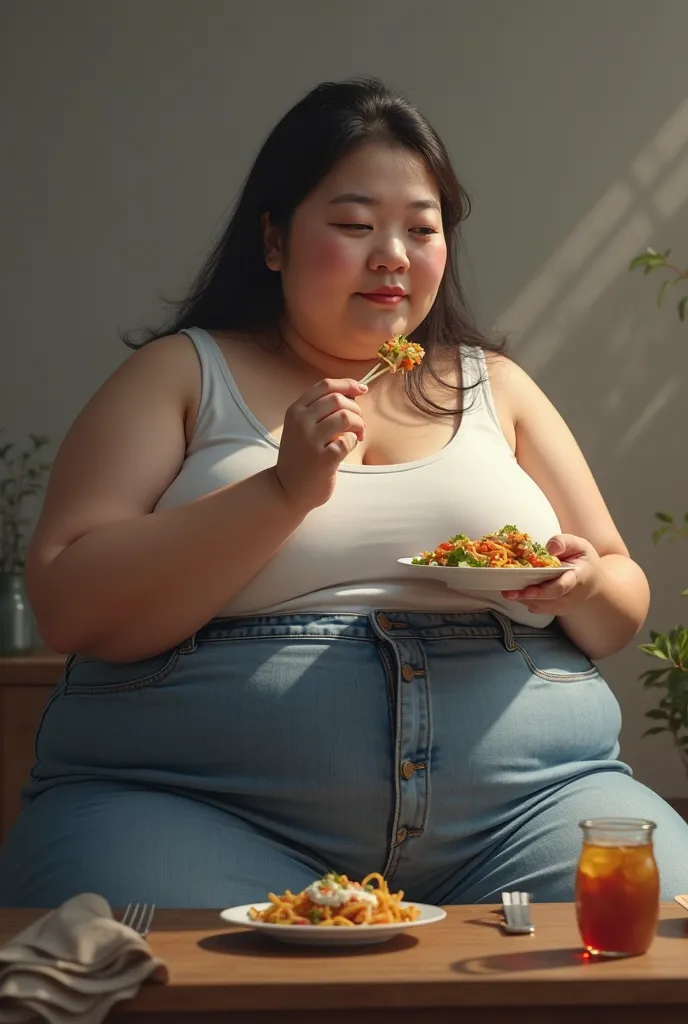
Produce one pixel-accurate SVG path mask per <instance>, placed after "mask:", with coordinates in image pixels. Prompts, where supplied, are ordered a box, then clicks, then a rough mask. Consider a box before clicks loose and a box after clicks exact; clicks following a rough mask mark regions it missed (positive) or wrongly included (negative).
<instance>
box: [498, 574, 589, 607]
mask: <svg viewBox="0 0 688 1024" xmlns="http://www.w3.org/2000/svg"><path fill="white" fill-rule="evenodd" d="M577 583H578V577H577V576H576V573H575V572H574V571H573V569H569V570H568V572H565V573H562V575H561V576H557V578H556V579H554V580H548V581H547V582H546V583H538V584H536V585H535V586H532V587H525V588H524V589H523V590H503V591H502V596H503V597H507V598H509V599H510V600H512V601H527V600H529V599H535V600H542V601H557V600H559V598H562V597H564V595H565V594H568V593H569V591H571V590H573V588H574V587H575V586H576V585H577Z"/></svg>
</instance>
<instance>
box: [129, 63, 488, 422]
mask: <svg viewBox="0 0 688 1024" xmlns="http://www.w3.org/2000/svg"><path fill="white" fill-rule="evenodd" d="M371 140H376V141H377V140H379V141H382V142H388V143H391V144H393V145H397V146H401V147H404V148H406V149H409V150H411V151H413V152H415V153H417V154H418V155H419V156H420V157H421V158H422V159H423V161H424V162H425V165H426V167H427V168H428V169H429V171H430V173H431V174H432V176H433V177H434V179H435V181H436V182H437V186H438V188H439V192H440V198H441V208H442V222H443V227H444V233H445V237H446V240H447V251H448V255H447V265H446V269H445V272H444V275H443V277H442V282H441V284H440V287H439V291H438V293H437V297H436V299H435V302H434V303H433V305H432V308H431V309H430V311H429V313H428V314H427V316H426V317H425V319H424V320H423V322H422V323H421V324H420V325H419V326H418V327H417V328H416V330H415V331H414V332H413V334H412V335H411V336H410V337H411V338H412V340H413V341H417V342H419V343H420V344H421V345H422V346H423V347H424V348H425V350H426V358H425V359H424V361H423V363H422V365H421V368H420V371H419V372H416V373H412V374H405V375H404V381H405V384H406V388H407V393H408V395H409V397H410V398H411V400H412V401H413V402H414V404H415V405H417V406H418V407H419V408H422V409H424V410H426V411H428V412H432V413H435V414H454V413H455V412H456V402H454V403H453V404H452V407H451V408H444V407H443V406H441V405H439V404H437V403H436V402H435V401H434V400H433V399H431V398H430V396H429V395H428V393H427V388H426V386H425V385H426V383H427V380H428V377H431V378H433V379H434V380H435V381H437V382H439V383H441V384H444V385H445V386H446V387H447V388H449V389H450V390H452V391H457V390H458V391H463V390H464V389H462V388H460V389H456V388H453V387H452V386H451V385H450V384H448V383H446V382H445V381H443V380H442V379H441V378H440V377H439V376H438V375H437V373H436V370H435V366H436V365H437V360H436V357H437V356H438V355H439V354H440V353H444V354H446V353H448V352H450V353H451V352H454V353H456V354H457V355H458V352H459V345H460V344H463V345H467V346H472V347H478V348H483V349H491V350H501V348H502V347H503V343H502V342H500V341H497V340H492V339H488V338H487V337H485V336H484V335H482V334H481V333H480V332H479V331H478V329H477V327H476V326H475V324H474V321H473V319H472V317H471V315H470V313H469V311H468V306H467V303H466V300H465V296H464V293H463V289H462V286H461V282H460V280H459V273H458V267H457V257H458V242H459V225H460V223H461V221H462V220H464V219H465V218H466V217H467V216H468V213H469V212H470V201H469V198H468V196H467V194H466V192H465V190H464V189H463V187H462V186H461V184H460V183H459V181H458V179H457V177H456V174H455V172H454V169H453V168H452V165H451V160H450V159H449V155H448V153H447V150H446V147H445V145H444V143H443V142H442V140H441V139H440V137H439V135H438V134H437V132H436V131H435V129H434V128H433V127H432V125H431V124H430V122H429V121H428V120H427V118H426V117H425V116H424V115H423V114H421V113H420V111H419V110H417V109H416V108H415V107H414V106H412V105H411V104H410V103H409V102H408V101H407V100H405V99H404V98H403V97H401V96H399V95H398V94H396V93H394V92H392V91H390V90H389V89H387V88H386V87H385V86H384V85H383V84H382V83H381V82H379V81H378V80H377V79H371V78H365V79H353V80H349V81H344V82H324V83H322V84H321V85H318V86H317V87H316V88H315V89H313V90H312V91H311V92H309V93H308V94H307V95H306V96H305V97H304V98H303V99H302V100H301V101H300V102H299V103H297V104H296V106H294V107H292V108H291V110H289V111H288V113H286V114H285V115H284V117H283V118H282V119H281V121H279V123H278V124H277V125H276V127H275V128H274V129H273V130H272V132H271V133H270V135H269V136H268V138H267V140H266V141H265V143H264V144H263V146H262V148H261V150H260V152H259V153H258V156H257V157H256V160H255V162H254V164H253V167H252V168H251V170H250V172H249V174H248V177H247V178H246V181H245V183H244V186H243V189H242V190H241V193H240V194H239V197H238V200H237V202H236V205H235V207H234V209H233V211H232V214H231V216H230V219H229V222H228V224H227V226H226V228H225V230H224V231H223V233H222V234H221V236H220V238H219V239H218V241H217V243H216V244H215V246H214V247H213V249H212V251H211V252H210V254H209V256H208V258H207V260H206V263H205V265H204V266H203V268H202V269H201V271H200V273H199V274H198V276H197V278H196V280H195V281H194V283H193V285H192V287H191V290H190V292H189V294H188V295H187V296H186V298H184V299H182V300H181V301H180V302H176V303H173V304H172V305H173V306H174V315H173V316H172V317H171V318H170V319H169V320H168V321H167V322H166V323H165V324H164V325H163V326H162V327H161V328H160V329H158V330H149V331H148V332H147V333H146V334H145V336H144V339H143V341H140V342H138V343H136V342H134V341H132V340H131V338H130V337H126V336H125V337H124V339H123V340H124V341H125V343H126V344H127V345H129V347H130V348H139V347H141V345H145V344H146V343H147V342H149V341H153V340H155V339H156V338H161V337H164V336H165V335H168V334H176V333H178V332H179V331H181V330H183V329H184V328H188V327H203V328H205V329H206V330H209V331H213V330H225V331H227V330H234V331H260V330H264V329H266V328H271V327H274V326H275V325H276V324H277V323H278V321H279V319H280V316H281V314H282V312H283V307H284V298H283V294H282V287H281V279H280V275H279V274H276V273H274V271H272V270H269V269H268V268H267V266H266V264H265V257H264V250H263V235H262V227H261V219H262V216H263V214H265V213H267V214H269V217H270V222H271V223H272V224H273V225H275V226H276V227H278V228H280V229H282V230H283V231H285V232H288V229H289V223H290V220H291V217H292V215H293V213H294V211H295V209H296V208H297V206H298V205H299V204H300V203H301V202H302V201H303V200H304V199H305V197H306V196H307V195H308V194H309V193H310V192H311V191H312V189H313V188H315V187H316V185H317V184H318V183H319V182H320V181H321V180H322V179H323V178H324V177H325V175H326V174H327V173H328V172H329V171H330V170H331V169H332V167H333V166H334V164H335V163H336V162H337V161H338V160H339V159H340V158H341V157H342V156H343V155H344V154H345V153H347V152H349V151H350V150H352V149H353V148H354V147H356V146H358V145H360V144H361V143H363V142H367V141H371Z"/></svg>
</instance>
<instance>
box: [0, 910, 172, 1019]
mask: <svg viewBox="0 0 688 1024" xmlns="http://www.w3.org/2000/svg"><path fill="white" fill-rule="evenodd" d="M167 976H168V975H167V968H166V966H165V964H164V963H163V962H162V960H158V959H157V957H154V956H153V954H152V953H151V950H150V946H149V945H148V943H147V942H146V940H145V939H142V938H141V936H140V935H137V933H136V932H135V931H133V930H132V929H131V928H127V927H126V926H125V925H123V924H120V922H119V921H115V919H114V917H113V914H112V910H111V909H110V906H109V904H108V902H107V900H105V899H103V897H102V896H97V895H95V894H94V893H82V894H81V895H80V896H74V897H73V899H71V900H67V902H66V903H63V904H62V906H61V907H58V908H57V909H56V910H51V911H50V913H49V914H46V915H45V916H44V917H41V918H39V920H37V921H34V923H33V924H30V925H29V927H28V928H25V929H24V931H23V932H20V933H19V935H16V936H15V937H14V938H13V939H10V941H9V942H8V943H6V945H4V946H2V947H0V1024H35V1022H36V1024H37V1022H42V1021H47V1022H48V1024H100V1022H101V1021H102V1020H103V1019H104V1017H105V1016H106V1015H107V1014H108V1013H109V1011H110V1009H111V1008H112V1006H113V1005H114V1003H116V1002H119V1001H120V1000H122V999H130V998H131V997H132V996H135V995H136V993H137V992H138V990H139V988H140V987H141V985H142V983H143V982H144V981H148V980H150V981H157V982H165V981H167Z"/></svg>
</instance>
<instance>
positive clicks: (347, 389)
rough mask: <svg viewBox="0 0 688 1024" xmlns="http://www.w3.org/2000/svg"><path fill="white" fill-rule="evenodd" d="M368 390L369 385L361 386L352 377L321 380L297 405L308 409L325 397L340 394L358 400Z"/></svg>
mask: <svg viewBox="0 0 688 1024" xmlns="http://www.w3.org/2000/svg"><path fill="white" fill-rule="evenodd" d="M367 390H368V385H367V384H361V383H360V382H359V381H357V380H354V379H353V378H352V377H343V378H335V377H327V378H326V379H325V380H321V381H319V382H318V383H317V384H314V385H313V387H312V388H309V389H308V391H306V393H305V394H304V395H302V396H301V398H300V399H299V401H298V402H297V403H296V404H297V405H301V406H302V408H304V409H307V408H308V407H309V406H311V405H313V403H314V402H317V401H318V399H320V398H324V397H325V395H332V394H335V393H337V392H338V393H339V394H342V395H347V396H348V397H350V398H356V397H357V396H358V395H364V394H365V393H366V391H367Z"/></svg>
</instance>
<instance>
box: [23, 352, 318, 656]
mask: <svg viewBox="0 0 688 1024" xmlns="http://www.w3.org/2000/svg"><path fill="white" fill-rule="evenodd" d="M199 390H200V370H199V366H198V361H197V358H196V355H195V352H194V350H193V348H192V346H191V344H190V343H189V342H188V340H187V339H186V338H185V337H180V336H176V337H172V338H166V339H163V340H161V341H159V342H154V343H153V344H151V345H149V346H146V347H145V348H144V349H142V350H140V351H139V352H137V353H136V354H135V355H134V356H132V357H131V358H130V359H128V360H127V361H126V362H125V363H124V364H123V365H122V366H121V367H120V368H119V369H118V370H117V371H116V372H115V373H114V374H113V376H112V377H111V378H110V379H109V380H108V381H107V382H106V383H105V384H104V385H103V387H102V388H101V389H100V390H99V391H98V392H97V394H96V395H95V396H94V398H93V399H92V400H91V401H90V402H89V404H88V405H87V406H86V408H85V409H84V410H83V412H82V413H81V415H80V416H79V417H78V419H77V420H76V422H75V423H74V425H73V427H72V429H71V430H70V432H69V434H68V436H67V438H66V439H65V441H64V443H63V445H62V447H61V449H60V452H59V455H58V457H57V459H56V462H55V466H54V469H53V473H52V476H51V479H50V484H49V487H48V491H47V494H46V500H45V504H44V508H43V513H42V516H41V519H40V522H39V524H38V527H37V530H36V533H35V536H34V538H33V541H32V545H31V548H30V551H29V557H28V560H27V583H28V586H29V593H30V597H31V601H32V604H33V607H34V609H35V612H36V617H37V620H38V625H39V629H40V631H41V634H42V636H43V638H44V640H45V641H46V643H47V644H48V645H49V646H51V647H52V648H53V649H55V650H58V651H63V652H72V651H78V652H80V653H84V654H89V655H91V656H93V657H99V658H104V659H107V660H112V661H130V660H135V659H137V658H141V657H145V656H147V655H150V654H153V653H156V652H158V651H161V650H164V649H166V648H167V647H168V646H171V645H172V644H174V643H178V642H180V641H181V640H183V639H184V638H185V637H186V636H188V635H189V634H191V633H192V632H193V631H194V630H195V629H197V628H198V627H200V626H201V625H202V624H203V623H205V622H207V621H208V620H209V619H211V618H212V617H213V615H216V614H217V612H218V611H219V609H220V608H221V607H222V606H223V605H224V604H226V603H227V602H228V601H229V600H230V599H231V598H232V597H233V595H235V594H236V593H238V592H239V591H240V590H241V589H242V588H243V587H245V586H246V584H247V583H248V582H249V581H250V580H251V579H252V578H253V577H254V576H255V575H256V573H257V572H258V571H259V570H260V569H261V568H262V567H263V566H264V565H265V564H266V563H267V562H268V561H269V559H270V558H271V557H272V555H273V554H274V553H275V551H276V550H277V549H278V548H279V547H280V546H281V545H282V543H283V542H284V541H285V540H286V539H287V537H288V536H289V535H290V534H291V533H292V532H293V530H294V529H295V528H296V527H297V526H298V525H299V523H300V522H301V521H302V519H303V518H304V515H305V514H306V511H301V510H297V509H295V508H294V507H292V506H291V505H290V504H289V503H288V501H287V500H285V495H284V492H283V490H282V488H281V486H280V483H279V480H278V478H277V476H276V474H275V472H274V470H271V471H267V472H261V473H258V474H256V475H255V476H253V477H250V478H248V479H246V480H243V481H241V482H240V483H237V484H235V485H232V486H228V487H223V488H221V489H220V490H217V491H215V492H214V493H212V494H209V495H208V496H207V497H204V498H201V499H200V500H198V501H195V502H193V503H191V504H189V505H186V506H182V507H179V508H174V509H167V510H164V511H159V512H153V511H152V509H153V508H154V507H155V505H156V503H157V501H158V499H159V498H160V496H161V495H162V494H163V493H164V491H165V490H166V488H167V487H168V486H169V484H170V483H171V482H172V480H173V479H174V478H175V476H176V475H177V473H178V472H179V469H180V467H181V464H182V462H183V460H184V455H185V448H186V438H185V432H184V421H185V414H186V413H187V411H188V409H189V404H190V403H191V404H193V401H194V396H195V398H196V403H197V396H198V392H199Z"/></svg>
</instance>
